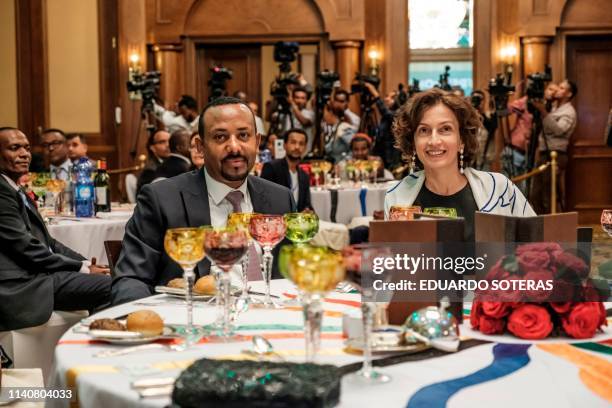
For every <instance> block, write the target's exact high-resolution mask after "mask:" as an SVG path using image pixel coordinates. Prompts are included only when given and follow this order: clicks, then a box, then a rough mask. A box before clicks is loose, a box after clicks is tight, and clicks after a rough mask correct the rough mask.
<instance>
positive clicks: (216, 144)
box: [203, 104, 260, 188]
mask: <svg viewBox="0 0 612 408" xmlns="http://www.w3.org/2000/svg"><path fill="white" fill-rule="evenodd" d="M204 125H205V129H204V132H205V133H204V141H203V147H204V162H205V166H206V171H207V172H208V174H210V176H211V177H212V178H214V179H215V180H217V181H219V182H221V183H224V184H226V185H228V186H230V187H232V188H237V187H239V186H240V185H241V184H242V182H243V181H244V180H245V179H246V177H247V176H248V174H249V172H250V171H251V169H252V168H253V165H254V164H255V156H256V155H257V148H258V146H259V142H260V136H259V135H258V134H257V133H256V131H255V121H254V120H253V113H252V112H251V110H250V109H249V108H248V107H247V106H245V105H242V104H231V105H221V106H214V107H212V108H210V109H208V110H207V111H206V113H205V114H204Z"/></svg>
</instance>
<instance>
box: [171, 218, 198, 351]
mask: <svg viewBox="0 0 612 408" xmlns="http://www.w3.org/2000/svg"><path fill="white" fill-rule="evenodd" d="M205 235H206V229H204V228H171V229H168V230H167V231H166V235H165V237H164V249H165V250H166V253H167V254H168V256H169V257H170V258H171V259H172V260H173V261H175V262H176V263H178V264H179V265H180V266H181V268H182V269H183V278H184V279H185V301H186V302H187V326H186V330H185V343H186V344H187V345H188V346H190V345H192V344H194V343H195V342H197V339H199V337H200V336H201V331H200V330H199V329H196V328H195V326H194V325H193V283H194V280H195V273H194V271H193V270H194V268H195V266H196V265H197V263H198V262H200V261H201V260H202V259H204V237H205Z"/></svg>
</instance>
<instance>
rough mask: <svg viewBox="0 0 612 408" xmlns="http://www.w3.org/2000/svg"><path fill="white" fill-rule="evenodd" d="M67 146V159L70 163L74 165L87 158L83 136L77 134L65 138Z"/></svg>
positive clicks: (85, 141)
mask: <svg viewBox="0 0 612 408" xmlns="http://www.w3.org/2000/svg"><path fill="white" fill-rule="evenodd" d="M66 142H67V144H68V157H69V158H70V160H72V163H76V162H77V161H78V160H79V159H80V158H81V157H87V148H88V146H87V140H86V139H85V136H83V135H81V134H78V133H70V134H68V135H67V136H66Z"/></svg>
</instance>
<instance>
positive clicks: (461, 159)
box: [459, 147, 463, 174]
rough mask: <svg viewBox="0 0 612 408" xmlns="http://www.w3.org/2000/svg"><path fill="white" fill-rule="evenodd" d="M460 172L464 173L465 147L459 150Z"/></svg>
mask: <svg viewBox="0 0 612 408" xmlns="http://www.w3.org/2000/svg"><path fill="white" fill-rule="evenodd" d="M459 173H461V174H463V147H462V148H461V151H460V152H459Z"/></svg>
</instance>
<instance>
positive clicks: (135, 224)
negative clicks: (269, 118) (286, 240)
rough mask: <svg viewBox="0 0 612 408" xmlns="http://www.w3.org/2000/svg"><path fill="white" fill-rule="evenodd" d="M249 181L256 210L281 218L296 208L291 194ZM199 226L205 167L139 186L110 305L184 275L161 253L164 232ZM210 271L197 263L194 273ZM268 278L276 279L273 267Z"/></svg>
mask: <svg viewBox="0 0 612 408" xmlns="http://www.w3.org/2000/svg"><path fill="white" fill-rule="evenodd" d="M247 183H248V184H247V186H248V189H249V195H250V197H251V202H252V203H253V209H254V211H255V212H258V213H263V214H284V213H287V212H291V211H294V210H295V203H294V201H293V197H292V196H291V192H290V191H289V190H287V189H286V188H284V187H282V186H278V185H276V184H274V183H270V182H269V181H266V180H262V179H260V178H259V177H255V176H249V177H248V179H247ZM202 225H210V207H209V204H208V190H207V189H206V181H205V178H204V170H203V169H202V170H198V171H192V172H189V173H185V174H181V175H180V176H177V177H174V178H171V179H166V180H161V181H158V182H156V183H152V184H148V185H146V186H145V187H143V189H142V191H141V192H140V194H139V195H138V204H137V206H136V209H135V210H134V215H133V216H132V218H131V219H130V220H129V221H128V223H127V225H126V228H125V236H124V237H123V247H122V251H121V255H120V256H119V260H118V261H117V265H116V266H115V271H114V272H115V276H114V278H113V284H112V288H111V298H112V303H113V304H120V303H124V302H128V301H131V300H135V299H140V298H143V297H147V296H150V295H152V294H153V291H154V287H155V286H156V285H165V284H166V283H168V281H170V280H171V279H174V278H178V277H181V276H183V272H182V270H181V268H180V267H179V266H178V264H176V263H175V262H174V261H172V260H171V259H170V258H169V257H168V255H167V254H166V252H165V251H164V234H165V232H166V230H167V229H168V228H177V227H199V226H202ZM279 247H280V245H279V246H277V248H276V251H278V248H279ZM276 258H277V257H276V256H275V259H276ZM209 269H210V262H209V261H208V260H207V259H206V258H205V259H204V260H202V261H200V263H198V266H197V268H196V275H197V276H204V275H207V274H208V272H209ZM272 276H273V277H280V274H279V272H278V270H277V267H276V263H275V265H274V269H273V273H272Z"/></svg>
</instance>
